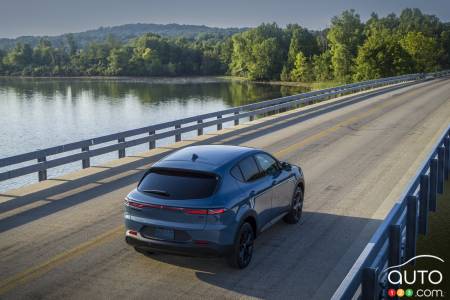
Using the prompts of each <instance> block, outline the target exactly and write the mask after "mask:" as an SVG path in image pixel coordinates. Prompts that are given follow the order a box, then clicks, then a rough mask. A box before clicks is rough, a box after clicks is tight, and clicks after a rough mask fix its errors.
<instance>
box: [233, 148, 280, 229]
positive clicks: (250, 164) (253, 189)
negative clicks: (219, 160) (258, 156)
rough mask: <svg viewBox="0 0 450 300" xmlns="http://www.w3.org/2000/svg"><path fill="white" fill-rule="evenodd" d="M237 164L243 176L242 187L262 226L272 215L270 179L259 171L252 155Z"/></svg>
mask: <svg viewBox="0 0 450 300" xmlns="http://www.w3.org/2000/svg"><path fill="white" fill-rule="evenodd" d="M238 166H239V169H240V171H241V172H242V175H243V178H244V183H242V188H243V189H244V190H245V191H246V192H248V196H249V197H250V202H251V204H252V206H253V208H254V210H255V211H256V212H257V214H258V223H259V225H260V226H261V227H263V226H264V225H265V224H267V223H268V222H269V221H270V220H271V219H272V217H273V216H272V215H271V209H272V181H271V179H270V178H269V176H265V174H264V172H262V171H261V169H260V168H259V167H258V165H257V163H256V161H255V158H254V157H253V156H249V157H247V158H244V159H243V160H241V161H240V162H239V164H238Z"/></svg>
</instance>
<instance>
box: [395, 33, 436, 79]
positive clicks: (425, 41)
mask: <svg viewBox="0 0 450 300" xmlns="http://www.w3.org/2000/svg"><path fill="white" fill-rule="evenodd" d="M400 43H401V45H402V47H403V49H405V51H406V52H407V53H408V54H409V55H410V56H411V57H412V59H413V60H414V66H415V68H414V69H415V71H416V72H432V71H436V70H437V69H438V59H439V57H440V56H441V55H442V49H441V48H440V47H439V45H438V43H437V41H436V39H435V38H432V37H426V36H425V35H424V34H423V33H422V32H408V33H407V34H406V36H404V37H403V38H402V39H401V40H400Z"/></svg>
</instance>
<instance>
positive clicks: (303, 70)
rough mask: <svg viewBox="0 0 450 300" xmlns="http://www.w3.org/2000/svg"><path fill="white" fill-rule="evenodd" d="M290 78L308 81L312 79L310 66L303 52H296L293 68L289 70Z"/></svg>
mask: <svg viewBox="0 0 450 300" xmlns="http://www.w3.org/2000/svg"><path fill="white" fill-rule="evenodd" d="M291 79H292V80H294V81H303V82H309V81H312V80H313V73H312V66H311V62H310V61H309V59H308V58H307V57H306V56H305V55H304V54H303V52H299V53H297V55H296V57H295V62H294V68H293V69H292V71H291Z"/></svg>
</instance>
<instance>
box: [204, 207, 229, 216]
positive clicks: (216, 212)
mask: <svg viewBox="0 0 450 300" xmlns="http://www.w3.org/2000/svg"><path fill="white" fill-rule="evenodd" d="M225 211H226V209H225V208H216V209H208V215H220V214H223V213H224V212H225Z"/></svg>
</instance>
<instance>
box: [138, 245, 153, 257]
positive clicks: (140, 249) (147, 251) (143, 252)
mask: <svg viewBox="0 0 450 300" xmlns="http://www.w3.org/2000/svg"><path fill="white" fill-rule="evenodd" d="M134 250H136V252H139V253H141V254H144V255H152V254H155V252H153V251H149V250H144V249H142V248H140V247H134Z"/></svg>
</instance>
